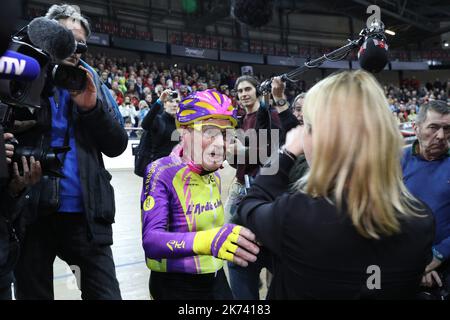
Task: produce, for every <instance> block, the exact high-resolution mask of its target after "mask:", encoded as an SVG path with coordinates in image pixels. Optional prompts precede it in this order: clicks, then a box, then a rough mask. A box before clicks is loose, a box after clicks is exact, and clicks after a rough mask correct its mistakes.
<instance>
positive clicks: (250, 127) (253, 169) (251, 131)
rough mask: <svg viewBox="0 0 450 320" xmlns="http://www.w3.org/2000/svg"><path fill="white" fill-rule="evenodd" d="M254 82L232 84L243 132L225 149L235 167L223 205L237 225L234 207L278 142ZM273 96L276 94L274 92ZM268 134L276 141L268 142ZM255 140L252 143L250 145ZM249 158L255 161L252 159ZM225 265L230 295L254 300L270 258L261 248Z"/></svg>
mask: <svg viewBox="0 0 450 320" xmlns="http://www.w3.org/2000/svg"><path fill="white" fill-rule="evenodd" d="M258 85H259V84H258V81H257V80H256V79H255V78H254V77H252V76H248V75H244V76H241V77H239V78H238V79H237V80H236V84H235V89H236V91H237V95H238V98H239V103H240V104H241V105H242V106H243V107H244V108H245V109H246V115H245V116H244V117H243V118H242V119H241V120H240V121H239V124H238V127H239V129H241V130H240V133H243V134H242V135H241V136H240V135H239V134H238V137H237V139H236V143H235V144H232V145H230V147H229V150H227V153H228V157H229V158H228V159H229V160H230V164H231V165H232V166H233V167H236V169H237V170H236V179H235V181H234V182H233V184H232V185H231V187H230V191H229V196H228V200H227V202H226V204H225V211H226V212H228V213H229V214H230V216H231V219H232V222H233V223H237V224H238V223H239V220H236V218H237V215H236V210H237V207H238V205H239V203H240V201H241V200H242V198H243V196H244V195H245V194H246V192H247V188H248V187H250V184H251V183H252V182H253V180H254V178H255V177H256V175H257V174H258V173H259V171H260V169H261V166H262V165H263V164H264V162H265V160H266V159H262V157H261V155H263V154H264V153H265V154H266V155H267V156H268V157H269V156H270V153H271V151H272V150H278V146H279V143H280V141H279V138H280V136H281V134H280V129H281V128H282V127H281V121H280V118H279V116H278V112H277V111H275V110H273V109H272V108H271V106H269V105H266V104H265V103H264V102H263V101H261V100H260V98H259V94H258V91H257V88H258ZM281 91H282V90H281ZM272 93H273V91H272ZM275 95H276V96H277V97H278V96H279V95H277V94H276V93H275ZM280 105H281V104H280ZM252 135H253V137H255V136H256V139H254V138H252ZM272 135H273V136H274V137H277V138H278V140H274V141H271V137H272ZM264 136H265V138H266V139H264ZM261 138H262V139H261ZM252 140H253V142H252ZM255 141H256V142H257V144H256V146H255V145H252V144H253V143H254V142H255ZM264 149H266V150H264ZM260 151H263V152H260ZM265 151H267V152H265ZM232 156H234V158H232ZM252 158H253V160H254V159H256V160H257V161H256V162H255V161H253V160H252ZM241 159H244V160H245V161H244V163H240V162H241ZM228 268H229V274H230V286H231V290H232V292H233V297H234V298H235V299H238V300H241V299H244V300H258V299H259V275H260V272H261V270H262V268H267V269H269V270H270V269H271V268H272V257H271V256H270V255H269V254H268V253H267V252H266V251H264V250H263V251H261V252H260V254H259V255H258V260H257V261H256V262H254V263H250V264H249V266H248V267H247V268H242V267H239V266H237V265H234V264H231V263H230V264H228Z"/></svg>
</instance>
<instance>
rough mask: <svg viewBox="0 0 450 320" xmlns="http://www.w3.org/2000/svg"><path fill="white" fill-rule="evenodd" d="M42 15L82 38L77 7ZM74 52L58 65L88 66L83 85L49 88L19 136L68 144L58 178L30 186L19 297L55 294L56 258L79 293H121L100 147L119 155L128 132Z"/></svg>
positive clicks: (84, 30)
mask: <svg viewBox="0 0 450 320" xmlns="http://www.w3.org/2000/svg"><path fill="white" fill-rule="evenodd" d="M46 17H47V18H49V19H55V20H57V21H58V22H59V23H60V24H61V25H63V26H64V27H66V28H67V29H69V30H71V31H72V32H73V34H74V36H75V40H76V41H77V43H83V44H86V39H87V37H88V36H89V34H90V28H89V23H88V22H87V20H86V19H85V18H84V17H82V16H81V14H80V10H79V8H78V7H75V6H70V5H60V6H58V5H54V6H52V7H51V8H50V9H49V11H48V12H47V15H46ZM80 58H81V54H79V53H74V54H72V55H71V56H70V57H68V58H67V59H65V60H64V62H63V63H65V64H68V65H72V66H77V67H80V68H81V69H84V70H85V71H86V75H87V83H86V88H85V89H84V90H82V91H68V90H67V89H64V88H59V87H54V88H52V91H50V92H52V95H51V96H50V97H49V98H42V99H41V105H42V108H41V109H39V110H38V111H37V112H35V115H34V116H35V117H36V120H37V121H38V122H43V123H42V125H40V126H36V128H33V129H31V130H30V132H27V133H26V134H24V136H23V137H22V138H23V139H22V138H21V137H18V140H20V141H21V142H25V141H26V140H28V141H27V143H31V144H34V145H39V146H40V147H41V148H49V147H60V146H67V145H68V146H70V151H68V152H67V153H65V155H63V156H62V157H60V160H61V162H62V164H63V165H62V168H61V173H62V174H63V175H64V178H62V179H58V178H55V177H49V176H47V177H43V179H41V181H40V183H38V184H37V185H36V187H33V188H31V190H30V191H29V197H28V199H29V203H30V205H29V206H27V208H26V209H25V211H24V215H23V216H24V222H23V225H25V228H24V231H23V233H22V234H21V237H22V239H21V240H22V241H21V256H20V259H19V262H18V264H17V267H16V269H15V277H16V298H17V299H21V300H38V299H43V300H51V299H54V291H53V263H54V260H55V258H56V257H59V258H61V259H62V260H64V261H65V262H67V264H68V265H70V266H71V268H72V270H74V273H75V276H76V278H77V283H78V284H79V288H80V290H81V297H82V298H83V299H103V300H104V299H111V300H118V299H121V295H120V289H119V283H118V281H117V278H116V273H115V265H114V260H113V256H112V251H111V245H112V226H111V225H112V223H113V222H114V215H115V205H114V190H113V188H112V186H111V184H110V180H111V175H110V174H109V172H108V171H106V169H105V168H104V164H103V159H102V153H103V154H105V155H107V156H109V157H116V156H118V155H120V154H121V153H122V152H123V151H124V150H125V149H126V147H127V142H128V137H127V134H126V132H125V130H124V129H123V127H122V126H121V125H120V123H119V121H118V119H117V118H116V119H115V112H114V110H112V109H111V106H110V105H109V104H108V101H107V100H108V99H107V96H105V93H104V92H103V90H102V88H101V86H100V85H99V79H98V75H97V78H96V77H95V76H96V73H95V72H92V70H90V67H89V66H88V65H87V64H85V63H83V61H82V60H80ZM107 93H108V94H109V91H108V92H107ZM41 137H42V139H41Z"/></svg>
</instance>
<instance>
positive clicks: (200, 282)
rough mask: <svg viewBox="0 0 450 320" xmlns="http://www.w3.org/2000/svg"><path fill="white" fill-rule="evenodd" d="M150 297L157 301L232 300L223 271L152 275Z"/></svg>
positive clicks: (154, 272)
mask: <svg viewBox="0 0 450 320" xmlns="http://www.w3.org/2000/svg"><path fill="white" fill-rule="evenodd" d="M150 295H151V296H152V298H153V299H155V300H232V299H233V295H232V293H231V289H230V286H229V285H228V282H227V278H226V276H225V272H224V271H223V269H220V270H219V271H217V275H216V274H214V273H207V274H188V273H170V272H167V273H166V272H156V271H151V273H150Z"/></svg>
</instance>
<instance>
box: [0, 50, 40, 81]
mask: <svg viewBox="0 0 450 320" xmlns="http://www.w3.org/2000/svg"><path fill="white" fill-rule="evenodd" d="M40 73H41V67H40V66H39V63H38V61H37V60H36V59H34V58H32V57H29V56H26V55H24V54H21V53H18V52H15V51H11V50H7V51H6V52H5V55H4V56H2V57H0V79H15V80H25V81H32V80H35V79H37V78H38V77H39V75H40Z"/></svg>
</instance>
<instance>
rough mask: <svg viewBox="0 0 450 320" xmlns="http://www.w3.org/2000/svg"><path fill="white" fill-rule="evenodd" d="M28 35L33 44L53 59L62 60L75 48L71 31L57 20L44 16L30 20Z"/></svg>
mask: <svg viewBox="0 0 450 320" xmlns="http://www.w3.org/2000/svg"><path fill="white" fill-rule="evenodd" d="M28 37H29V38H30V41H31V42H32V43H33V45H35V46H36V47H38V48H40V49H42V50H43V51H44V52H46V53H47V54H48V55H50V57H51V58H52V60H54V61H61V60H64V59H66V58H67V57H70V56H71V55H72V54H73V53H74V52H75V50H76V42H75V38H74V36H73V33H72V31H70V30H69V29H67V28H65V27H63V26H62V25H60V24H59V23H58V21H56V20H50V19H48V18H45V17H39V18H35V19H33V20H32V21H31V22H30V24H29V25H28Z"/></svg>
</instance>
